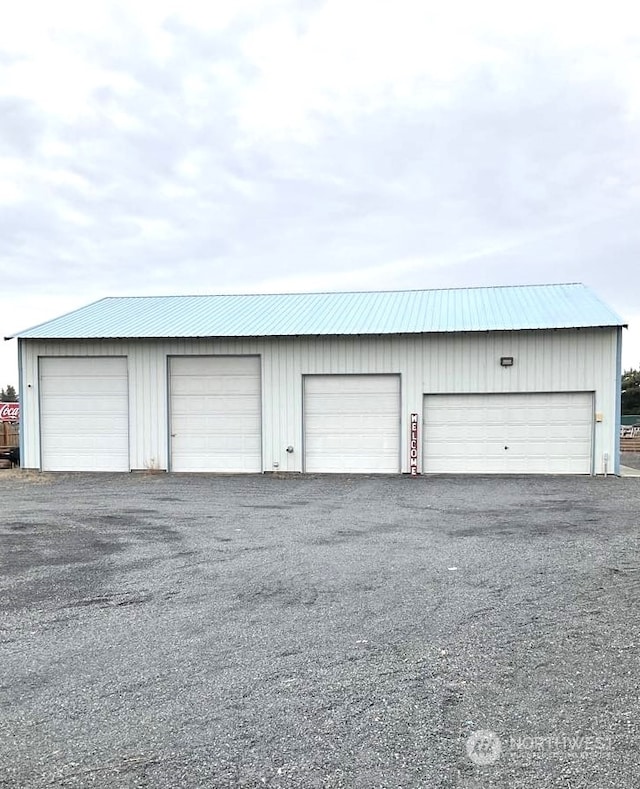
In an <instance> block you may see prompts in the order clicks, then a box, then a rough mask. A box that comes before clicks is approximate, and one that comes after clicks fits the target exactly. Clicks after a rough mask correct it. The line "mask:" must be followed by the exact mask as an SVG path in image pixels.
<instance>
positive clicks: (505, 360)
mask: <svg viewBox="0 0 640 789" xmlns="http://www.w3.org/2000/svg"><path fill="white" fill-rule="evenodd" d="M500 366H501V367H513V356H501V357H500Z"/></svg>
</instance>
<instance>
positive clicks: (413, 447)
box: [409, 414, 418, 477]
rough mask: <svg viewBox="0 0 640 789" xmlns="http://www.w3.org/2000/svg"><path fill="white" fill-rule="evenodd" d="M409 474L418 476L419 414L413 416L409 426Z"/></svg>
mask: <svg viewBox="0 0 640 789" xmlns="http://www.w3.org/2000/svg"><path fill="white" fill-rule="evenodd" d="M409 473H410V474H411V476H412V477H417V476H418V414H411V423H410V426H409Z"/></svg>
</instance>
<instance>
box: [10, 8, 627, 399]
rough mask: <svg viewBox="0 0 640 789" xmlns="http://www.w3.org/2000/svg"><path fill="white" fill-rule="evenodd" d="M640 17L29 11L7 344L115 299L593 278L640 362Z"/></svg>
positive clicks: (22, 36) (21, 38)
mask: <svg viewBox="0 0 640 789" xmlns="http://www.w3.org/2000/svg"><path fill="white" fill-rule="evenodd" d="M636 7H637V4H636V3H634V2H618V1H617V0H607V2H604V0H603V1H602V2H589V0H581V2H573V0H553V2H547V0H538V2H536V3H521V2H517V0H505V1H504V2H496V1H494V0H483V2H482V3H478V2H476V0H466V1H464V0H459V1H456V0H447V1H446V2H443V1H442V0H440V1H439V2H437V3H431V2H428V0H413V1H411V0H393V2H391V1H390V0H389V1H387V0H379V1H378V2H376V0H308V1H307V0H290V1H289V0H274V1H273V2H269V0H233V2H204V0H195V1H192V0H180V2H177V1H176V0H149V2H147V1H146V0H127V1H126V2H122V3H119V2H99V1H98V0H91V2H87V0H78V1H77V2H68V1H67V0H57V1H56V2H55V3H44V2H42V1H41V0H38V1H36V2H29V1H28V0H21V2H20V3H15V4H13V5H9V4H7V5H6V7H5V8H4V10H3V20H2V25H1V26H0V274H1V278H0V333H1V335H2V336H5V335H7V334H11V333H13V332H15V331H17V330H19V329H23V328H26V327H28V326H30V325H32V324H34V323H39V322H41V321H42V320H45V319H47V318H50V317H54V316H56V315H58V314H60V313H62V312H66V311H68V310H70V309H73V308H75V307H79V306H81V305H83V304H85V303H88V302H90V301H94V300H96V299H98V298H101V297H103V296H106V295H141V294H170V293H220V292H257V291H260V292H265V291H289V290H295V291H300V290H319V289H322V290H361V289H363V290H366V289H394V288H430V287H455V286H468V285H492V284H496V285H497V284H537V283H545V282H574V281H582V282H585V283H587V284H588V285H590V286H591V287H592V288H593V289H594V290H595V291H596V292H597V293H598V294H599V295H600V296H601V297H603V298H604V299H605V300H606V301H607V302H609V304H610V305H611V306H613V307H614V308H615V309H616V310H617V311H618V312H619V313H620V314H621V315H622V317H624V318H625V319H627V320H628V321H629V323H630V324H631V329H630V331H628V332H626V333H625V347H624V354H623V359H624V363H625V365H626V366H630V365H634V366H637V365H638V364H639V363H640V331H639V330H638V325H640V265H639V258H640V11H638V10H636ZM15 357H16V344H15V341H12V342H10V343H3V344H2V346H1V347H0V383H2V385H3V386H4V385H5V384H6V383H9V382H14V383H17V374H16V361H15Z"/></svg>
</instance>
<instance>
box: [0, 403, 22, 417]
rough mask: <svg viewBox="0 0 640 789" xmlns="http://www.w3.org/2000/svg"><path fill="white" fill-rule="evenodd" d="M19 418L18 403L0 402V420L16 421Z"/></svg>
mask: <svg viewBox="0 0 640 789" xmlns="http://www.w3.org/2000/svg"><path fill="white" fill-rule="evenodd" d="M19 419H20V403H0V422H17V421H18V420H19Z"/></svg>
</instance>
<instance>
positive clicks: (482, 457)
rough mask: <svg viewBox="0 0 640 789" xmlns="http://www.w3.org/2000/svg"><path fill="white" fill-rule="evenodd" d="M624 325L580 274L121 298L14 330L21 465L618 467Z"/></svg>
mask: <svg viewBox="0 0 640 789" xmlns="http://www.w3.org/2000/svg"><path fill="white" fill-rule="evenodd" d="M623 325H624V324H623V322H622V321H621V319H620V318H619V317H618V316H617V315H616V314H615V313H614V312H612V311H611V310H610V309H609V308H608V307H607V306H606V305H604V304H603V303H602V302H601V301H600V300H599V299H598V298H597V297H596V296H595V295H594V294H593V293H591V292H590V291H589V290H588V289H587V288H586V287H584V286H583V285H580V284H569V285H543V286H528V287H501V288H467V289H455V290H430V291H429V290H422V291H397V292H379V293H323V294H318V293H315V294H287V295H240V296H175V297H150V298H137V297H131V298H129V297H127V298H106V299H103V300H101V301H98V302H96V303H95V304H90V305H88V306H87V307H84V308H82V309H79V310H77V311H75V312H72V313H70V314H68V315H64V316H62V317H60V318H57V319H55V320H52V321H49V322H47V323H44V324H42V325H40V326H36V327H34V328H32V329H28V330H26V331H22V332H20V333H18V334H17V335H15V336H17V337H18V348H19V361H20V393H21V400H22V405H23V407H22V425H21V428H22V429H21V436H22V437H21V442H22V447H21V450H22V458H23V466H24V467H26V468H34V469H42V470H45V471H67V470H78V471H80V470H82V471H130V470H142V469H166V470H168V471H207V472H236V473H237V472H264V471H274V470H278V471H289V472H300V471H306V472H344V473H357V472H362V473H374V472H384V473H397V472H405V473H408V472H411V473H416V472H417V473H483V474H487V473H505V474H508V473H517V474H520V473H556V474H600V473H607V472H609V473H617V472H618V448H619V447H618V442H619V435H618V424H619V402H620V391H619V387H620V353H621V332H622V327H623Z"/></svg>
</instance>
